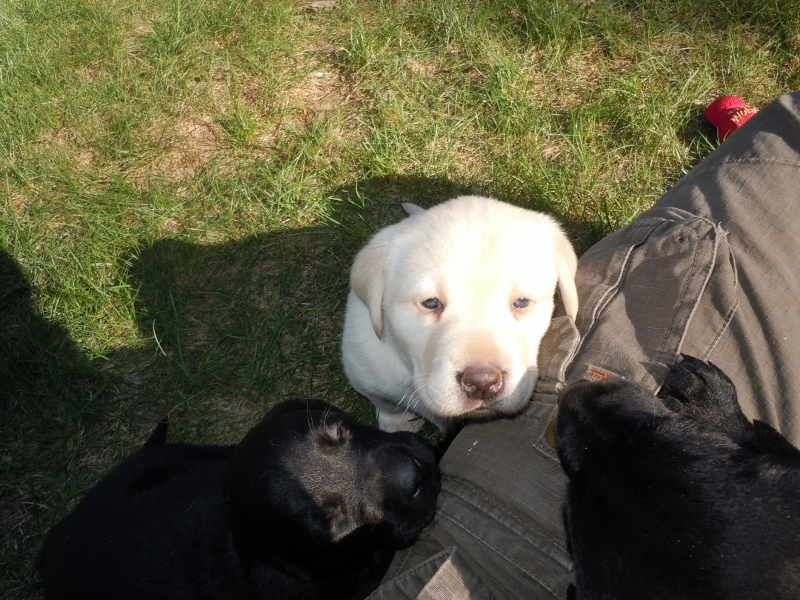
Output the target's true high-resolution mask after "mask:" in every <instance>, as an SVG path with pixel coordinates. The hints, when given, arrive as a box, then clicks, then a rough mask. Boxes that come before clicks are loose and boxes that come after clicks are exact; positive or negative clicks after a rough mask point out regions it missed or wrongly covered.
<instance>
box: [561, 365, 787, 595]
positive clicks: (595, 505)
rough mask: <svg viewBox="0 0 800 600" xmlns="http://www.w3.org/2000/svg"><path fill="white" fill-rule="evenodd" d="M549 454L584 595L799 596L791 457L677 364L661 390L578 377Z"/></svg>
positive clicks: (769, 431)
mask: <svg viewBox="0 0 800 600" xmlns="http://www.w3.org/2000/svg"><path fill="white" fill-rule="evenodd" d="M555 434H556V447H557V450H558V455H559V457H560V459H561V464H562V466H563V467H564V470H565V472H566V474H567V476H568V477H569V484H568V488H567V498H566V502H565V505H564V521H565V526H566V531H567V538H568V543H569V546H570V549H571V552H572V556H573V560H574V562H575V573H576V582H575V588H573V589H571V590H570V593H571V595H572V597H577V598H578V599H580V600H593V599H599V598H609V599H610V598H614V599H616V600H626V599H633V598H636V599H642V598H670V599H679V598H681V599H689V598H697V599H701V598H702V599H703V600H714V599H725V600H733V599H738V598H741V599H748V600H753V599H757V598H769V599H771V600H775V599H777V598H800V451H798V450H797V449H796V448H795V447H794V446H792V445H791V444H790V443H789V442H788V441H786V439H785V438H784V437H783V436H781V435H780V434H779V433H778V432H777V431H775V430H774V429H773V428H772V427H770V426H769V425H767V424H766V423H763V422H761V421H754V422H752V423H751V422H749V421H748V420H747V419H746V418H745V416H744V415H743V414H742V411H741V409H740V408H739V403H738V401H737V400H736V390H735V389H734V386H733V383H732V382H731V381H730V380H729V379H728V378H727V377H726V376H725V374H724V373H723V372H722V371H720V370H719V369H718V368H717V367H715V366H714V365H712V364H709V363H705V362H702V361H700V360H698V359H695V358H691V357H688V356H687V357H683V359H682V360H681V362H679V363H678V364H677V365H675V366H673V367H672V369H671V370H670V372H669V374H668V375H667V378H666V382H665V384H664V386H663V388H662V390H661V392H659V395H658V396H655V395H654V394H652V393H650V392H648V391H646V390H644V389H642V388H640V387H638V386H636V385H634V384H631V383H627V382H625V381H607V382H599V383H598V382H588V381H579V382H576V383H573V384H571V385H569V386H567V387H566V388H565V389H564V390H563V391H562V393H561V395H560V397H559V414H558V419H557V421H556V429H555Z"/></svg>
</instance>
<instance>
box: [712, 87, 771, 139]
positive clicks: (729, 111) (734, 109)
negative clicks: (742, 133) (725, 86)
mask: <svg viewBox="0 0 800 600" xmlns="http://www.w3.org/2000/svg"><path fill="white" fill-rule="evenodd" d="M757 112H758V109H757V108H755V107H753V106H750V105H749V104H747V103H746V102H745V101H744V100H742V99H741V98H739V97H737V96H722V98H717V99H716V100H714V101H713V102H712V103H711V104H709V105H708V107H707V108H706V109H705V110H704V111H703V115H705V117H706V121H708V122H709V123H711V124H712V125H713V126H714V127H716V128H717V135H718V136H719V140H720V141H721V142H722V141H725V138H727V137H728V136H729V135H730V134H732V133H733V132H734V131H736V130H737V129H739V127H741V126H742V125H744V124H745V123H747V121H748V120H749V119H750V117H752V116H753V115H754V114H756V113H757Z"/></svg>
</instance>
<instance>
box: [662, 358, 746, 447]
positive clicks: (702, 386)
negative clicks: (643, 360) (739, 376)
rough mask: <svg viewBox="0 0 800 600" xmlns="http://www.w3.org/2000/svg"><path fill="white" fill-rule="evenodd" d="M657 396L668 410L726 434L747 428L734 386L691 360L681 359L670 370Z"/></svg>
mask: <svg viewBox="0 0 800 600" xmlns="http://www.w3.org/2000/svg"><path fill="white" fill-rule="evenodd" d="M658 396H659V398H661V399H662V401H663V402H664V404H665V405H666V406H667V407H668V408H670V409H671V410H674V411H675V412H678V413H681V414H683V415H686V416H688V417H692V418H693V419H697V420H699V421H704V422H706V423H709V424H711V425H714V426H715V427H718V428H719V429H722V430H724V431H727V432H728V433H732V434H736V433H740V432H742V430H743V428H749V426H750V424H749V422H748V421H747V419H746V418H745V416H744V414H742V410H741V408H740V407H739V401H738V400H737V399H736V388H735V387H734V385H733V382H732V381H731V380H730V379H728V376H727V375H725V373H723V372H722V371H721V370H720V369H718V368H717V367H716V366H715V365H714V364H712V363H707V362H703V361H702V360H700V359H698V358H694V357H693V356H686V355H683V356H681V359H680V361H679V362H678V363H676V364H674V365H672V367H670V370H669V373H667V377H666V379H665V381H664V385H663V387H662V388H661V390H660V391H659V393H658Z"/></svg>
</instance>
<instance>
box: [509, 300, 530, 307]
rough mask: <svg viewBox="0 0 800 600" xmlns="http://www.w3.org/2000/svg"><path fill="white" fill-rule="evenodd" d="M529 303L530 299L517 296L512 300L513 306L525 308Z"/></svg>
mask: <svg viewBox="0 0 800 600" xmlns="http://www.w3.org/2000/svg"><path fill="white" fill-rule="evenodd" d="M530 303H531V301H530V299H529V298H517V299H516V300H515V301H514V304H513V306H514V308H525V307H526V306H528V304H530Z"/></svg>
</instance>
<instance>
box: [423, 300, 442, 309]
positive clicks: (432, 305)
mask: <svg viewBox="0 0 800 600" xmlns="http://www.w3.org/2000/svg"><path fill="white" fill-rule="evenodd" d="M421 304H422V306H424V307H425V308H429V309H430V310H436V309H437V308H441V306H442V303H441V302H439V299H438V298H428V299H427V300H424V301H423V302H422V303H421Z"/></svg>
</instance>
